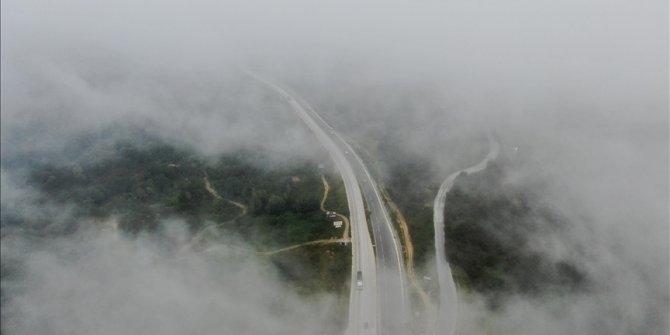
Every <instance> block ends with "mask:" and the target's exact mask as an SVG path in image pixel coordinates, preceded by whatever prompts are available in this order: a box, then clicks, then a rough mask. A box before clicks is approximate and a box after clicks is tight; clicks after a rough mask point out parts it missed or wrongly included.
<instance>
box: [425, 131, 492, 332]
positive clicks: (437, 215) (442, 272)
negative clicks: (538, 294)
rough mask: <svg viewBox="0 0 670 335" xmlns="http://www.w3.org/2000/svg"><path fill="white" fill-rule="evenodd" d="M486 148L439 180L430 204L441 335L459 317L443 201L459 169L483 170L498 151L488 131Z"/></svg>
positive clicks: (451, 328)
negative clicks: (469, 163)
mask: <svg viewBox="0 0 670 335" xmlns="http://www.w3.org/2000/svg"><path fill="white" fill-rule="evenodd" d="M488 140H489V152H488V154H487V155H486V157H485V158H484V159H483V160H482V161H481V162H479V163H477V164H475V165H473V166H471V167H469V168H467V169H463V170H460V171H456V172H454V173H452V174H451V175H449V177H447V179H445V180H444V182H442V185H440V189H439V191H438V192H437V196H436V197H435V203H434V204H433V225H434V229H435V254H436V255H435V260H436V263H437V277H438V283H439V288H440V297H439V306H438V313H437V316H436V320H435V333H436V334H444V335H453V334H454V333H455V330H456V322H457V317H458V296H457V294H456V284H455V283H454V278H453V276H452V274H451V268H450V267H449V262H448V261H447V255H446V252H445V248H444V239H445V233H444V202H445V200H446V196H447V193H449V191H450V190H451V188H452V187H453V186H454V180H455V179H456V177H458V175H459V174H461V173H462V172H466V173H475V172H479V171H481V170H484V169H485V168H486V166H487V165H488V162H489V161H490V160H492V159H495V158H496V157H497V156H498V153H499V152H500V145H499V144H498V142H496V140H495V139H493V136H491V135H490V134H489V135H488Z"/></svg>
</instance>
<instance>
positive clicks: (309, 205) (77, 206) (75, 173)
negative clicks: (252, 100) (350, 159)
mask: <svg viewBox="0 0 670 335" xmlns="http://www.w3.org/2000/svg"><path fill="white" fill-rule="evenodd" d="M147 142H148V143H147ZM79 149H82V148H79ZM71 150H73V149H71ZM111 151H112V152H113V154H112V155H108V156H107V158H105V159H99V160H95V161H94V162H93V163H90V164H88V165H86V164H74V163H71V164H37V165H36V167H34V168H33V170H32V172H31V173H30V176H29V183H30V184H32V186H33V187H35V188H36V189H38V190H40V191H42V193H43V194H45V195H46V197H45V198H46V199H45V200H44V201H49V202H52V203H56V204H62V205H67V206H68V207H70V208H73V214H74V217H75V218H98V219H108V218H111V217H115V218H117V219H118V222H119V228H120V229H122V231H124V232H126V233H128V234H136V233H138V232H145V231H152V230H154V229H156V228H157V227H158V226H159V224H160V222H161V220H163V219H169V218H180V219H183V220H184V221H185V222H186V223H187V224H188V226H189V229H190V230H191V232H192V233H194V234H195V233H197V232H198V231H200V230H201V229H203V228H205V227H212V226H214V227H216V228H217V229H218V231H219V232H220V233H222V234H227V235H230V236H234V237H235V238H238V237H241V238H242V239H244V240H245V242H246V243H248V244H250V245H252V246H254V247H255V248H256V250H258V251H270V250H274V249H278V248H281V247H285V246H289V245H293V244H297V243H302V242H307V241H312V240H318V239H328V238H331V237H338V238H339V237H341V235H342V229H335V228H334V227H333V225H332V219H329V218H327V217H326V215H325V214H324V213H323V212H321V210H320V208H319V205H320V202H321V199H322V196H323V191H324V188H323V183H322V180H321V176H322V175H323V176H325V177H326V179H327V180H328V182H329V184H330V188H331V191H330V197H329V199H328V201H327V202H326V207H327V208H328V209H335V210H337V211H338V212H341V213H343V214H345V215H346V214H347V212H346V209H347V204H346V196H345V192H344V186H343V184H342V182H341V180H339V178H336V176H337V175H336V174H334V173H333V172H332V170H331V169H332V167H331V166H329V164H328V163H329V162H325V163H326V164H323V165H325V166H321V167H319V166H318V164H317V163H315V161H309V160H305V161H303V160H290V161H287V162H283V163H277V162H272V163H270V161H269V160H268V159H267V157H266V153H264V152H263V151H262V150H261V149H255V150H250V149H245V150H239V151H236V152H233V153H230V154H226V155H223V156H221V157H218V158H217V159H205V158H203V157H200V156H198V155H196V154H194V153H193V152H191V151H189V150H187V149H178V148H176V147H175V146H171V145H168V144H165V143H162V142H160V141H159V140H157V139H149V140H148V141H145V143H143V144H142V145H141V146H138V145H136V144H134V142H119V143H116V144H115V145H114V147H113V149H112V150H111ZM322 163H324V162H322ZM205 176H207V178H208V180H209V181H210V184H211V186H212V188H213V189H214V190H215V191H216V192H217V193H218V194H219V195H220V196H221V198H217V197H215V196H213V195H212V194H210V192H208V191H207V189H206V187H205ZM47 199H48V200H47ZM230 201H235V202H237V203H239V204H242V205H244V206H246V207H247V209H246V213H245V214H244V215H243V211H242V209H241V208H240V207H239V206H236V205H234V204H233V203H231V202H230ZM81 222H89V221H87V220H77V219H74V220H72V222H70V223H69V227H68V229H66V230H65V231H64V233H68V231H74V230H76V229H77V228H78V225H80V224H85V223H81ZM3 224H22V222H15V221H14V220H13V219H12V218H6V217H3ZM350 253H351V249H350V246H342V245H340V244H332V245H328V246H321V247H303V248H300V249H297V250H296V251H293V252H288V253H279V254H276V255H273V256H270V257H269V259H270V260H271V261H272V262H273V263H274V264H275V265H276V266H277V268H278V269H279V271H280V273H281V274H282V275H283V276H284V278H285V279H287V280H288V281H289V282H291V283H294V284H295V285H296V288H297V289H298V290H299V291H300V292H303V293H306V294H309V293H314V292H318V291H322V290H324V289H327V290H329V291H331V292H340V291H344V290H346V289H347V283H348V275H349V268H350V260H351V256H350Z"/></svg>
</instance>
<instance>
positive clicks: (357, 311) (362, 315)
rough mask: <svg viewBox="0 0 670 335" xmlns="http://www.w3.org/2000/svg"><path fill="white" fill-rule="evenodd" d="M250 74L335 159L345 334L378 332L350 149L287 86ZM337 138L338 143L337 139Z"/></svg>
mask: <svg viewBox="0 0 670 335" xmlns="http://www.w3.org/2000/svg"><path fill="white" fill-rule="evenodd" d="M247 74H249V75H250V76H251V77H253V78H255V79H256V80H258V81H260V82H261V83H263V84H265V85H267V86H268V87H270V88H272V89H273V90H274V91H276V92H278V93H279V94H281V95H282V96H283V97H284V99H285V100H286V101H287V103H288V104H289V105H290V106H291V108H292V109H293V111H294V112H295V113H296V114H297V115H298V117H299V118H300V119H301V120H302V121H303V122H304V123H305V125H307V127H308V128H309V129H310V130H311V131H312V132H313V133H314V135H315V136H316V138H317V140H318V141H319V142H320V143H321V145H323V146H324V147H325V148H326V150H327V151H328V153H329V154H330V156H331V158H332V159H333V161H334V162H335V165H336V166H337V168H338V170H339V171H340V174H341V175H342V180H343V182H344V187H345V190H346V194H347V202H348V204H349V221H350V223H351V241H352V263H351V266H352V271H351V283H352V284H351V290H350V299H349V323H348V326H347V334H350V335H356V334H382V331H381V329H380V328H379V325H380V324H381V322H380V319H379V315H380V311H379V309H378V296H377V272H376V262H375V255H374V251H373V248H372V240H371V239H370V233H369V231H368V227H367V221H366V216H365V207H364V202H363V197H362V194H361V189H360V187H359V183H358V181H357V179H356V178H357V177H356V173H355V172H354V168H353V167H352V165H351V163H350V162H349V160H348V159H347V158H348V156H349V155H350V151H349V150H347V149H344V148H343V146H342V143H341V138H339V137H338V136H335V132H334V130H333V129H332V127H330V126H329V125H328V124H327V123H326V122H325V121H323V119H321V118H320V117H319V116H318V114H316V113H315V112H314V110H313V109H312V108H311V107H310V106H309V105H308V104H306V103H305V102H304V101H302V100H298V99H299V97H298V96H297V94H291V93H289V89H288V88H284V87H282V86H280V85H279V84H276V83H273V82H271V81H269V80H267V79H264V78H262V77H260V76H258V75H256V74H254V73H251V72H249V71H247ZM338 142H339V143H338ZM358 271H361V272H362V274H363V285H362V287H357V285H356V273H357V272H358Z"/></svg>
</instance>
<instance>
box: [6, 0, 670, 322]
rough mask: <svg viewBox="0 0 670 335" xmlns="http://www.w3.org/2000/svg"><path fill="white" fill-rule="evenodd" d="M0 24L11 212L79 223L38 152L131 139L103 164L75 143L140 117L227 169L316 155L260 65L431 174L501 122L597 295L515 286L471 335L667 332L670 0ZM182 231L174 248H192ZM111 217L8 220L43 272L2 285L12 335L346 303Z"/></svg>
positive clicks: (55, 15)
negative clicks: (124, 230)
mask: <svg viewBox="0 0 670 335" xmlns="http://www.w3.org/2000/svg"><path fill="white" fill-rule="evenodd" d="M1 28H2V41H1V46H2V50H1V58H2V59H1V62H2V63H1V65H2V73H1V84H2V88H1V93H2V101H1V107H2V125H1V131H2V134H1V135H0V136H1V137H0V139H1V141H2V147H1V149H2V190H1V195H2V211H3V212H5V213H12V214H13V215H18V216H21V217H36V216H37V217H40V218H42V219H44V220H46V221H48V223H49V224H53V225H54V227H57V226H58V225H60V224H63V223H64V222H67V221H68V220H72V218H71V217H69V212H68V209H67V206H66V208H63V207H61V206H57V205H54V204H51V203H50V202H49V199H45V198H44V196H43V195H41V194H39V192H38V191H36V190H34V189H32V188H30V187H29V186H27V184H26V182H25V181H26V178H27V177H26V169H27V168H28V167H27V166H26V164H29V162H33V161H35V160H32V159H28V158H27V157H32V158H35V157H38V159H41V160H46V161H54V162H63V161H65V162H69V161H87V160H91V159H99V158H100V157H104V156H105V155H106V151H105V150H104V148H105V147H106V146H105V145H107V144H108V142H111V141H113V139H117V138H124V136H125V134H124V133H123V132H122V131H120V133H114V134H112V135H110V137H111V139H109V138H108V139H106V140H105V141H108V142H105V141H103V140H101V141H100V143H99V146H98V147H99V148H101V149H100V150H99V151H96V152H92V153H89V154H87V155H78V156H76V157H69V156H67V155H66V154H67V153H64V152H63V151H62V150H63V149H64V147H65V146H66V145H67V144H68V143H70V142H71V141H72V140H73V139H76V138H78V137H80V136H82V135H84V134H97V133H100V132H103V131H105V130H108V129H115V128H118V129H121V128H123V126H130V127H139V128H142V129H144V130H146V131H148V132H150V133H152V134H154V135H156V136H158V137H160V138H162V139H164V140H166V141H168V142H170V143H177V144H179V145H183V146H187V147H189V148H192V149H194V150H196V151H197V152H198V153H199V154H201V155H204V156H208V157H212V156H216V155H219V154H222V153H226V152H230V151H232V150H235V149H236V148H239V147H240V146H253V145H258V146H263V147H266V148H268V150H269V151H270V152H272V153H274V154H273V155H274V156H273V157H272V159H276V160H281V159H287V155H295V156H296V157H301V159H302V158H304V157H313V155H315V154H317V153H318V152H319V151H320V148H319V147H318V145H317V144H315V143H314V142H315V141H314V140H313V138H312V137H310V136H311V135H310V134H309V133H308V132H307V131H306V130H305V129H304V126H303V125H302V124H301V123H300V122H298V121H297V120H295V119H294V118H293V116H292V115H291V114H290V113H288V112H287V110H288V107H287V106H285V105H283V104H282V102H281V100H280V99H278V98H277V97H276V96H275V95H274V94H273V92H270V91H268V90H267V89H265V88H263V87H262V86H261V85H259V84H258V83H255V82H254V81H253V80H252V79H250V78H249V77H248V76H246V75H245V74H244V70H245V69H253V70H254V71H257V72H262V73H264V74H265V75H267V76H271V77H273V78H276V79H278V80H282V81H283V82H286V83H288V84H290V85H291V86H292V87H293V88H294V89H295V90H296V91H298V92H301V94H302V95H304V96H305V97H306V98H307V99H309V100H310V101H312V102H313V103H314V105H315V106H316V107H318V108H319V109H320V110H321V111H322V112H323V113H324V114H325V115H326V116H327V117H328V118H329V119H330V120H333V123H334V124H335V125H336V126H337V129H338V130H339V131H341V132H342V133H344V134H346V135H347V136H349V137H350V138H354V139H362V140H366V139H368V140H370V139H373V140H374V139H375V138H379V136H381V135H386V136H390V137H392V138H394V139H395V140H396V141H397V142H398V143H401V144H400V145H399V146H398V150H399V151H403V152H411V153H412V154H413V155H416V157H420V158H422V159H425V160H426V161H427V162H429V163H430V164H431V166H434V170H433V174H434V175H433V176H431V178H432V179H434V180H435V182H436V185H439V182H440V181H441V180H442V179H443V178H445V177H446V176H447V175H448V174H449V173H451V172H453V171H455V170H456V169H457V168H462V167H465V166H467V165H468V164H469V163H472V162H474V161H476V160H477V159H478V157H480V156H481V154H482V152H483V150H484V149H483V145H484V144H485V143H484V142H483V141H481V140H480V141H475V140H471V139H473V138H477V136H479V137H481V138H483V135H482V134H484V133H486V132H488V131H492V132H494V133H495V134H497V136H499V137H500V140H501V143H502V145H503V147H506V148H507V149H510V148H513V147H518V148H519V149H520V150H521V152H523V153H524V155H527V156H526V157H527V160H528V164H527V167H526V168H524V169H520V170H519V171H516V172H515V174H514V175H513V176H512V177H511V178H509V180H507V181H506V182H508V183H510V184H514V185H526V186H527V187H534V186H535V185H541V186H538V187H541V189H536V191H537V192H536V193H538V194H541V196H540V198H541V199H539V200H540V201H542V202H543V203H547V204H550V206H551V207H552V208H553V209H555V210H556V211H557V212H560V213H561V214H562V215H563V216H565V217H566V218H567V220H568V221H569V222H570V225H569V228H567V229H565V230H562V231H558V232H544V233H543V234H541V235H538V236H534V238H536V241H537V243H536V244H537V245H536V246H534V247H535V248H537V250H538V251H539V252H541V253H542V254H544V255H546V256H547V257H549V258H552V259H566V260H570V261H571V262H574V263H576V264H579V265H580V266H582V267H583V268H585V269H588V275H589V277H590V278H592V279H593V287H590V289H589V290H588V291H587V292H583V293H581V294H577V295H566V296H560V297H556V296H551V297H540V298H530V297H525V296H515V297H513V298H510V299H509V300H508V301H506V302H505V303H504V304H503V306H502V307H501V308H500V309H499V311H497V312H496V313H495V314H492V312H491V311H490V310H489V309H488V308H487V307H486V306H485V304H484V302H483V299H482V298H481V297H479V296H477V295H475V294H471V295H468V296H464V297H463V299H462V303H461V306H460V308H461V309H462V311H463V316H462V321H461V324H460V327H462V328H461V333H462V334H470V333H471V334H485V333H489V331H490V330H487V327H488V325H487V323H486V322H483V321H482V320H489V321H488V322H491V323H492V324H494V325H495V327H496V330H495V331H494V332H493V333H498V334H540V333H542V334H661V333H666V334H667V333H668V319H667V315H668V313H670V309H669V304H670V293H669V291H670V284H669V280H668V277H669V269H668V267H669V263H670V260H669V249H668V241H669V239H670V232H669V230H668V215H669V212H668V203H669V202H670V199H669V197H668V186H669V185H670V184H669V179H668V174H669V169H668V159H669V157H668V155H669V147H668V140H669V136H668V126H669V123H668V122H669V120H668V4H667V2H666V1H660V0H658V1H657V0H650V1H637V2H630V1H623V0H614V1H601V0H589V1H576V0H567V1H548V0H540V1H530V0H518V1H509V0H506V1H460V0H457V1H415V2H409V1H390V2H381V1H365V2H353V1H301V0H288V1H282V2H277V1H266V0H251V1H231V0H225V1H204V0H197V1H189V2H188V4H187V3H185V2H179V1H152V0H150V1H142V2H141V3H138V2H135V1H126V0H121V1H99V2H90V1H83V0H81V1H71V0H66V1H58V2H53V1H39V0H21V1H12V0H7V1H3V2H2V23H1ZM27 162H28V163H27ZM529 185H530V186H529ZM540 190H541V192H539V191H540ZM110 220H112V219H110ZM164 224H165V227H168V228H165V229H166V232H165V235H168V236H169V237H166V238H168V239H172V240H175V241H176V242H174V243H176V244H179V243H180V242H179V241H184V240H186V239H187V238H188V237H187V236H186V235H187V234H186V233H184V232H181V230H180V229H182V228H183V227H182V228H179V227H181V223H179V222H172V221H171V222H165V223H164ZM90 225H91V226H93V227H97V228H100V227H106V226H107V225H108V222H96V223H91V224H90ZM175 227H176V228H175ZM97 228H96V229H91V230H90V231H85V232H80V233H77V234H75V235H74V236H73V237H70V238H63V239H59V240H57V241H44V240H39V239H34V237H32V236H31V235H30V234H29V233H27V232H26V231H25V230H30V229H29V228H21V229H18V228H16V229H15V228H12V229H9V228H5V227H4V226H3V230H2V262H3V267H4V266H5V264H13V263H14V262H16V263H21V264H27V269H28V271H27V272H26V273H23V274H22V275H23V277H21V278H19V279H18V280H16V279H14V278H8V279H5V278H3V282H2V295H3V298H2V299H3V308H2V321H3V334H72V335H78V334H82V335H83V334H92V333H95V334H118V333H129V334H155V333H159V332H160V333H162V334H183V333H191V334H205V333H212V332H215V331H218V332H222V333H231V334H259V333H268V334H296V333H298V334H313V333H318V332H321V331H324V332H328V331H329V329H331V328H332V327H333V325H332V324H331V323H330V321H329V316H328V313H329V311H330V310H331V309H332V307H333V303H334V302H333V297H329V296H323V297H319V298H317V299H304V298H303V297H300V296H298V295H297V294H295V293H294V292H293V291H292V289H291V288H289V287H287V285H285V284H284V283H281V282H280V281H279V280H278V278H277V276H276V274H275V273H274V272H273V270H272V269H270V268H269V267H268V266H267V264H264V263H263V261H262V260H260V259H258V258H256V257H255V256H254V255H253V252H252V251H250V249H249V247H247V246H244V245H240V244H237V243H233V242H231V239H229V238H224V237H221V238H220V239H218V240H216V241H215V242H216V243H218V244H220V245H223V246H224V252H223V253H224V254H225V255H226V257H224V260H218V261H214V260H211V259H207V258H206V257H204V256H202V255H198V254H190V253H189V254H187V255H184V256H183V257H182V258H180V260H179V261H174V260H173V258H174V256H175V255H174V254H173V250H171V249H170V248H169V247H165V246H164V245H161V242H157V241H160V240H161V238H160V237H153V238H152V237H145V236H143V237H140V238H137V239H129V238H127V237H123V236H118V235H115V234H114V233H112V232H110V231H107V230H104V229H102V228H100V229H97ZM54 229H57V228H54ZM162 237H165V236H162ZM213 243H214V242H213ZM81 255H87V256H86V257H81ZM180 257H181V256H180ZM249 273H253V275H249V276H252V277H254V278H257V279H256V280H253V281H247V280H246V278H248V277H249V276H247V274H249ZM239 292H252V293H251V294H249V295H245V296H244V297H240V295H239ZM271 302H273V303H276V304H277V305H272V303H271ZM240 304H242V305H241V306H240ZM187 311H196V312H194V313H193V314H192V315H189V314H188V313H186V314H185V312H187ZM175 315H179V316H180V318H175V317H174V316H175ZM184 315H186V316H185V317H184Z"/></svg>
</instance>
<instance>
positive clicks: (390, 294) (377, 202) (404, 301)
mask: <svg viewBox="0 0 670 335" xmlns="http://www.w3.org/2000/svg"><path fill="white" fill-rule="evenodd" d="M286 90H287V91H289V92H291V93H292V96H293V100H295V101H297V102H298V103H300V104H301V105H302V106H304V108H305V109H306V110H307V111H308V112H309V113H310V115H311V116H312V117H313V118H314V119H315V120H316V122H317V123H318V124H319V125H320V126H321V127H322V129H324V131H326V132H327V133H328V134H330V135H331V138H332V139H333V140H334V141H335V144H336V145H337V146H338V147H339V148H340V151H344V153H345V158H346V159H348V161H349V163H350V164H351V166H352V167H353V170H354V173H355V175H356V179H357V180H358V181H359V186H360V189H361V190H362V191H363V197H364V199H365V204H366V205H367V209H368V211H369V214H370V215H369V219H370V227H371V228H372V232H373V236H374V242H375V251H376V257H377V274H376V275H377V277H376V278H377V284H376V286H377V290H378V301H377V303H378V307H377V311H378V313H379V314H378V325H377V327H378V329H379V333H380V334H384V335H405V334H408V333H409V332H410V329H409V324H410V308H409V306H410V305H409V298H408V294H407V286H406V280H405V271H404V263H403V257H402V248H401V245H400V242H399V240H398V235H397V233H396V232H395V229H394V228H393V225H392V224H391V219H390V216H389V214H388V212H387V210H386V206H385V205H384V202H383V201H382V197H381V193H380V192H379V189H378V188H377V185H376V183H375V181H374V179H373V178H372V176H371V175H370V173H369V171H368V169H367V168H366V166H365V164H364V163H363V160H362V159H361V158H360V156H359V155H358V154H357V153H356V151H355V150H354V149H353V148H352V147H351V145H349V143H348V142H347V141H346V140H344V138H343V137H342V136H341V135H340V134H339V133H338V132H337V131H335V130H334V129H333V127H331V126H330V125H329V124H328V123H327V122H326V121H325V120H323V118H322V117H321V116H320V115H319V114H318V113H317V112H316V111H315V110H314V109H313V108H312V107H311V106H310V105H309V103H307V102H306V101H305V100H304V99H302V98H301V97H300V96H299V95H298V94H296V93H294V92H292V91H291V90H290V88H286Z"/></svg>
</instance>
